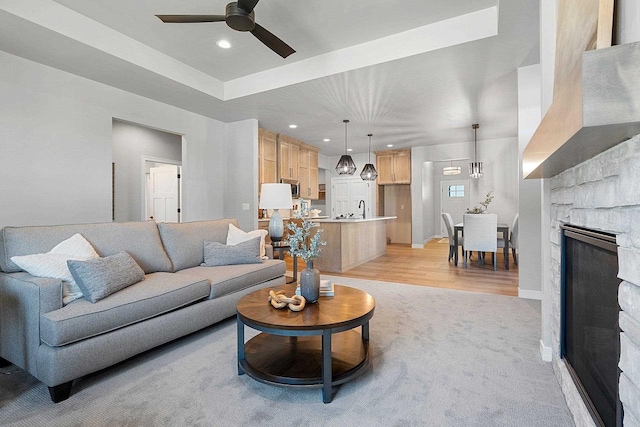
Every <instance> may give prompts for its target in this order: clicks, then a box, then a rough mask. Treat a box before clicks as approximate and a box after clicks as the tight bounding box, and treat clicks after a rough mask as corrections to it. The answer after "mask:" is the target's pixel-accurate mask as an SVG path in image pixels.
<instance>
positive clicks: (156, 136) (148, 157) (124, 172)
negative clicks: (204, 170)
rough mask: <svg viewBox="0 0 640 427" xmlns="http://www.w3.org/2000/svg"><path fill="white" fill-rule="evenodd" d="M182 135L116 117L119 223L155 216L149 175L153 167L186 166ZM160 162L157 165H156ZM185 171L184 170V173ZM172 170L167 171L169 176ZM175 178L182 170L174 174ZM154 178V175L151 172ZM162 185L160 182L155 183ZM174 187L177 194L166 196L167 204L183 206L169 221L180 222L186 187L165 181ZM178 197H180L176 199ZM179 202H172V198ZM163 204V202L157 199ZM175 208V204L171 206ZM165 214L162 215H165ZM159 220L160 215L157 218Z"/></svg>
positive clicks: (114, 195)
mask: <svg viewBox="0 0 640 427" xmlns="http://www.w3.org/2000/svg"><path fill="white" fill-rule="evenodd" d="M185 145H186V142H185V138H184V136H182V135H178V134H174V133H170V132H166V131H162V130H158V129H153V128H150V127H146V126H144V125H140V124H136V123H131V122H127V121H123V120H118V119H112V146H111V148H112V163H113V165H112V182H111V186H112V218H113V220H114V221H116V222H131V221H145V220H148V219H149V217H150V216H154V218H156V217H157V216H158V215H151V214H150V213H149V212H148V211H149V204H150V203H149V194H148V191H147V188H148V184H149V182H148V178H147V174H150V169H151V168H153V167H162V166H173V167H174V169H175V167H176V166H179V167H182V152H183V148H184V147H185ZM156 163H157V165H156ZM183 173H184V171H181V172H180V175H181V176H182V174H183ZM168 174H169V172H167V176H169V175H168ZM171 175H173V176H174V178H173V180H174V181H175V179H177V176H178V173H173V172H172V173H171ZM149 179H150V175H149ZM154 184H157V185H160V182H158V183H155V182H154ZM171 186H173V190H172V192H173V193H177V196H171V197H170V196H168V195H167V197H165V198H164V199H165V201H166V205H167V207H170V206H171V204H172V203H173V204H174V206H175V209H176V210H177V209H181V211H180V212H176V213H179V214H180V215H178V218H177V219H176V218H175V215H174V218H172V217H171V216H170V215H169V216H165V219H167V220H176V221H179V220H180V217H183V214H184V210H183V209H182V207H181V206H180V205H181V200H180V199H181V198H182V193H183V192H182V188H181V186H180V184H179V183H178V184H176V183H173V184H171V185H170V184H169V183H168V182H164V183H162V187H163V188H164V189H168V188H171ZM176 197H177V199H176ZM172 199H173V200H175V201H171V200H172ZM157 203H160V202H157ZM167 209H168V208H167ZM171 209H173V207H171ZM162 216H163V215H160V217H162ZM156 219H157V218H156Z"/></svg>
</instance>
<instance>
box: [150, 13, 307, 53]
mask: <svg viewBox="0 0 640 427" xmlns="http://www.w3.org/2000/svg"><path fill="white" fill-rule="evenodd" d="M258 1H259V0H238V1H237V2H232V3H229V4H228V5H227V9H226V13H225V14H224V15H156V16H157V17H158V18H160V20H161V21H162V22H164V23H171V24H188V23H196V22H223V21H224V22H226V23H227V25H228V26H229V27H231V28H233V29H234V30H236V31H250V32H251V34H253V35H254V36H255V37H256V38H257V39H258V40H260V41H261V42H262V43H264V44H265V45H266V46H267V47H268V48H269V49H271V50H272V51H274V52H275V53H277V54H278V55H280V56H281V57H283V58H286V57H287V56H289V55H291V54H292V53H295V50H293V49H292V48H291V46H289V45H288V44H286V43H285V42H283V41H282V40H280V39H279V38H278V37H276V36H275V35H273V34H272V33H270V32H269V31H267V30H266V29H265V28H264V27H261V26H260V25H258V24H256V19H255V13H254V11H253V8H254V7H256V4H257V3H258Z"/></svg>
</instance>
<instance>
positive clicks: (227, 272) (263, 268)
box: [176, 259, 287, 299]
mask: <svg viewBox="0 0 640 427" xmlns="http://www.w3.org/2000/svg"><path fill="white" fill-rule="evenodd" d="M286 270H287V268H286V264H285V263H284V261H280V260H276V259H270V260H266V261H263V262H262V263H260V264H239V265H221V266H217V267H192V268H187V269H186V270H180V271H178V272H177V273H176V274H178V275H189V276H194V277H206V278H207V279H209V281H210V282H211V294H210V295H209V299H214V298H218V297H220V296H223V295H227V294H231V293H233V292H236V291H239V290H242V289H245V288H248V287H251V286H254V285H257V284H258V283H262V282H266V281H268V280H271V279H275V278H278V277H282V276H284V273H285V272H286Z"/></svg>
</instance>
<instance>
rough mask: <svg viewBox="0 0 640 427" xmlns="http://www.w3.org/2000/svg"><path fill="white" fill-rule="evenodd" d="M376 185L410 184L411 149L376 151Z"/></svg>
mask: <svg viewBox="0 0 640 427" xmlns="http://www.w3.org/2000/svg"><path fill="white" fill-rule="evenodd" d="M376 170H377V171H378V185H389V184H411V150H388V151H376Z"/></svg>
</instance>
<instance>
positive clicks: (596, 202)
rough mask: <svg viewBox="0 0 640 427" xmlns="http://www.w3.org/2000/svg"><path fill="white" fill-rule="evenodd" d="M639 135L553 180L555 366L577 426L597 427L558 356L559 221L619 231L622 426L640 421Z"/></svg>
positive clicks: (552, 292)
mask: <svg viewBox="0 0 640 427" xmlns="http://www.w3.org/2000/svg"><path fill="white" fill-rule="evenodd" d="M639 188H640V135H637V136H635V137H633V138H631V139H629V140H627V141H625V142H622V143H620V144H619V145H616V146H615V147H613V148H610V149H609V150H607V151H605V152H603V153H601V154H599V155H597V156H595V157H593V158H591V159H589V160H587V161H585V162H583V163H581V164H579V165H577V166H574V167H572V168H570V169H567V170H565V171H564V172H562V173H560V174H559V175H556V176H554V177H553V178H551V179H550V191H551V194H550V201H551V212H550V221H551V235H550V243H551V277H550V281H551V302H552V305H551V312H552V319H551V331H552V346H553V348H552V350H553V368H554V371H555V374H556V377H557V378H558V381H559V382H560V385H561V387H562V390H563V392H564V394H565V397H566V399H567V404H568V405H569V408H570V409H571V412H572V413H573V416H574V420H575V422H576V425H579V426H595V423H594V422H593V420H592V419H591V416H590V414H589V412H588V410H587V408H586V406H585V405H584V403H583V402H582V399H581V397H580V395H579V394H578V390H577V388H576V387H575V385H574V383H573V381H572V379H571V377H570V376H569V372H568V371H567V368H566V367H565V365H564V362H563V361H562V360H561V359H560V279H561V278H560V256H561V248H560V241H561V232H560V225H562V224H564V223H569V224H572V225H576V226H581V227H587V228H591V229H596V230H601V231H605V232H609V233H614V234H615V235H616V240H617V243H618V245H619V248H618V269H619V271H618V277H619V278H620V279H621V280H622V283H621V285H620V288H619V292H618V301H619V304H620V307H621V310H622V311H621V312H620V321H619V323H620V329H621V330H622V332H621V335H620V341H621V349H620V354H621V356H620V361H619V367H620V369H621V370H622V374H621V376H620V400H621V401H622V404H623V408H624V425H625V426H639V425H640V190H639Z"/></svg>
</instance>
